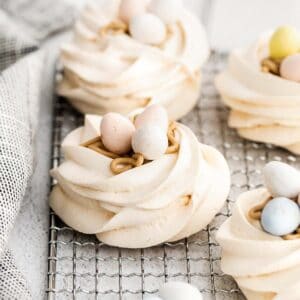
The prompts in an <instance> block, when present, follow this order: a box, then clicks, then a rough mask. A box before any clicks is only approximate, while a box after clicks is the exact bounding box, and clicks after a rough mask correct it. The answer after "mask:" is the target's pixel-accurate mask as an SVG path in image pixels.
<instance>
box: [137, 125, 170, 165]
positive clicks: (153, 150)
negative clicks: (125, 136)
mask: <svg viewBox="0 0 300 300" xmlns="http://www.w3.org/2000/svg"><path fill="white" fill-rule="evenodd" d="M167 147H168V138H167V135H166V132H165V131H163V130H162V129H161V128H160V127H158V126H156V125H152V124H146V125H144V126H143V127H141V128H139V129H137V130H136V131H135V133H134V135H133V136H132V149H133V150H134V152H135V153H140V154H143V156H144V157H145V158H146V159H148V160H154V159H158V158H160V157H161V156H162V155H163V154H164V153H165V152H166V150H167Z"/></svg>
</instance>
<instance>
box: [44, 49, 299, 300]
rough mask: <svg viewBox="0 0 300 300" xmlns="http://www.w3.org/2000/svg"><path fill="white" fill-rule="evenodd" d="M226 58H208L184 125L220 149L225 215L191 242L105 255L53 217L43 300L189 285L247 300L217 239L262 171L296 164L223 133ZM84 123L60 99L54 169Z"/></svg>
mask: <svg viewBox="0 0 300 300" xmlns="http://www.w3.org/2000/svg"><path fill="white" fill-rule="evenodd" d="M226 57H227V55H226V54H224V53H223V54H222V53H216V52H214V53H212V55H211V58H210V60H209V62H208V63H207V64H206V65H205V67H204V69H203V82H202V92H201V95H200V97H199V101H198V104H197V106H196V107H195V109H194V110H193V111H192V112H191V113H190V114H188V115H187V116H186V117H185V118H183V120H182V122H183V123H185V124H187V125H188V126H190V127H191V128H192V130H193V131H194V132H195V134H196V135H197V137H198V138H199V140H200V141H201V142H203V143H205V144H209V145H212V146H214V147H216V148H217V149H219V150H220V151H221V152H222V153H223V154H224V156H225V157H226V159H227V161H228V163H229V166H230V169H231V176H232V185H231V192H230V195H229V197H228V199H227V201H226V203H225V205H224V207H223V209H222V210H221V211H220V212H219V213H218V214H217V216H216V217H215V218H214V220H213V221H212V222H211V223H210V224H209V225H208V226H207V228H205V229H204V230H202V231H201V232H199V233H197V234H196V235H194V236H192V237H189V238H187V239H184V240H182V241H179V242H175V243H165V244H163V245H159V246H156V247H152V248H148V249H136V250H128V249H118V248H114V247H109V246H107V245H105V244H103V243H101V242H99V241H98V240H97V239H96V238H95V237H94V236H89V235H83V234H80V233H78V232H76V231H74V230H73V229H71V228H69V227H68V226H66V225H65V224H63V223H62V222H61V221H60V219H59V218H58V217H57V216H56V215H55V214H54V213H53V212H52V211H50V228H49V256H48V288H47V298H48V299H103V300H105V299H110V300H115V299H116V300H117V299H118V300H125V299H126V300H127V299H144V297H145V295H150V294H155V293H156V292H157V291H158V288H159V286H160V285H161V284H162V283H163V282H166V281H169V280H180V281H186V282H189V283H192V284H194V285H195V286H197V287H198V288H199V290H200V291H201V292H202V293H203V297H204V299H205V300H207V299H216V300H219V299H220V300H221V299H233V300H234V299H245V298H244V296H243V295H242V293H241V292H240V290H239V289H238V287H237V285H236V284H235V282H234V280H233V279H232V278H231V277H230V276H228V275H225V274H223V273H222V271H221V269H220V255H221V249H220V246H219V245H218V243H217V242H216V240H215V233H216V231H217V229H218V228H219V226H220V224H222V223H223V221H224V220H226V218H228V217H229V216H230V215H231V208H232V205H233V203H234V201H235V199H236V197H237V195H239V194H240V193H242V192H244V191H246V190H248V189H253V188H257V187H260V186H262V178H261V169H262V167H263V166H264V164H265V163H266V162H267V161H270V160H278V161H284V162H288V163H290V164H292V165H295V166H298V167H299V161H298V160H297V158H296V157H295V156H293V155H291V154H290V153H289V152H287V151H285V150H282V149H279V148H276V147H273V146H271V145H265V144H259V143H254V142H250V141H246V140H243V139H241V138H240V137H238V136H237V133H236V132H235V130H233V129H230V128H229V127H228V126H227V115H228V111H227V109H226V108H225V107H224V106H223V104H222V103H221V101H220V98H219V95H218V93H217V91H216V89H215V87H214V84H213V80H214V77H215V75H216V74H217V73H218V72H219V71H220V70H221V69H223V68H224V64H225V61H226ZM82 122H83V117H82V115H80V114H79V113H78V112H76V111H75V110H74V109H73V108H72V107H71V106H70V105H69V104H68V103H67V102H65V101H64V99H60V98H58V99H57V101H56V103H55V108H54V123H53V145H52V147H53V151H52V167H56V166H58V165H59V164H60V162H61V160H62V159H63V156H62V153H61V148H60V145H61V142H62V140H63V138H64V137H65V135H66V134H67V133H68V132H70V131H71V130H72V129H74V128H76V127H78V126H80V125H81V124H82ZM53 184H55V182H54V181H52V185H53Z"/></svg>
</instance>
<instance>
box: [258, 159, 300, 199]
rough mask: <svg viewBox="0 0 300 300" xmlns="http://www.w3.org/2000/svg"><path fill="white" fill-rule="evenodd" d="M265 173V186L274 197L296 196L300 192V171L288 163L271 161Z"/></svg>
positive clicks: (265, 168) (266, 166)
mask: <svg viewBox="0 0 300 300" xmlns="http://www.w3.org/2000/svg"><path fill="white" fill-rule="evenodd" d="M263 175H264V181H265V186H266V187H267V189H268V190H269V192H270V193H271V194H272V196H273V197H287V198H294V197H297V195H298V194H299V193H300V172H299V171H298V170H296V169H295V168H293V167H291V166H289V165H288V164H285V163H282V162H279V161H272V162H269V163H267V164H266V165H265V167H264V169H263Z"/></svg>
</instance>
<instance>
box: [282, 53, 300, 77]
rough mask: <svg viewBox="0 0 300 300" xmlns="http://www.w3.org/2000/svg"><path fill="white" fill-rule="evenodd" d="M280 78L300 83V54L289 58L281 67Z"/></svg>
mask: <svg viewBox="0 0 300 300" xmlns="http://www.w3.org/2000/svg"><path fill="white" fill-rule="evenodd" d="M280 76H281V77H283V78H285V79H288V80H293V81H298V82H300V54H294V55H290V56H287V57H286V58H285V59H284V60H283V61H282V63H281V65H280Z"/></svg>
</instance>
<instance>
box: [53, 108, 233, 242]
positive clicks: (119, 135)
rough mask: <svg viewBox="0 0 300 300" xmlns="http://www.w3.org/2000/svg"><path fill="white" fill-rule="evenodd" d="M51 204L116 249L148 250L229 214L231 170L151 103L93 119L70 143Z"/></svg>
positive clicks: (213, 151) (77, 226)
mask: <svg viewBox="0 0 300 300" xmlns="http://www.w3.org/2000/svg"><path fill="white" fill-rule="evenodd" d="M62 150H63V152H64V158H65V160H64V162H63V163H62V164H61V165H60V166H58V167H57V168H54V169H53V170H52V171H51V175H52V176H53V177H54V178H55V179H56V181H57V184H56V185H55V186H54V188H53V190H52V193H51V196H50V206H51V208H52V209H53V210H54V212H55V213H56V214H57V215H58V216H59V217H60V218H61V219H62V220H63V221H64V222H65V223H66V224H67V225H69V226H71V227H73V228H74V229H76V230H78V231H80V232H83V233H87V234H96V235H97V238H98V239H99V240H100V241H102V242H104V243H106V244H109V245H113V246H119V247H126V248H144V247H149V246H153V245H157V244H161V243H163V242H171V241H176V240H180V239H182V238H185V237H188V236H190V235H192V234H194V233H196V232H198V231H199V230H201V229H203V228H204V227H205V226H206V225H207V224H208V223H209V222H210V221H211V220H212V219H213V217H214V216H215V215H216V214H217V212H218V211H219V210H220V209H221V208H222V206H223V204H224V202H225V200H226V198H227V195H228V193H229V187H230V173H229V169H228V165H227V163H226V161H225V159H224V157H223V156H222V154H220V153H219V152H218V151H217V150H216V149H214V148H213V147H211V146H208V145H204V144H201V143H200V142H199V141H198V140H197V138H196V136H195V135H194V133H193V132H192V131H191V130H190V129H189V128H188V127H186V126H184V125H183V124H181V123H178V122H170V121H169V119H168V116H167V112H166V110H165V109H164V108H163V107H162V106H159V105H151V106H149V107H147V108H146V109H145V110H143V111H142V112H139V113H134V114H132V116H131V118H127V117H124V116H122V115H120V114H118V113H108V114H106V115H104V116H103V117H100V116H95V115H86V117H85V123H84V126H82V127H80V128H78V129H76V130H74V131H72V132H71V133H70V134H69V135H68V136H67V137H66V138H65V139H64V141H63V143H62Z"/></svg>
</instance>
